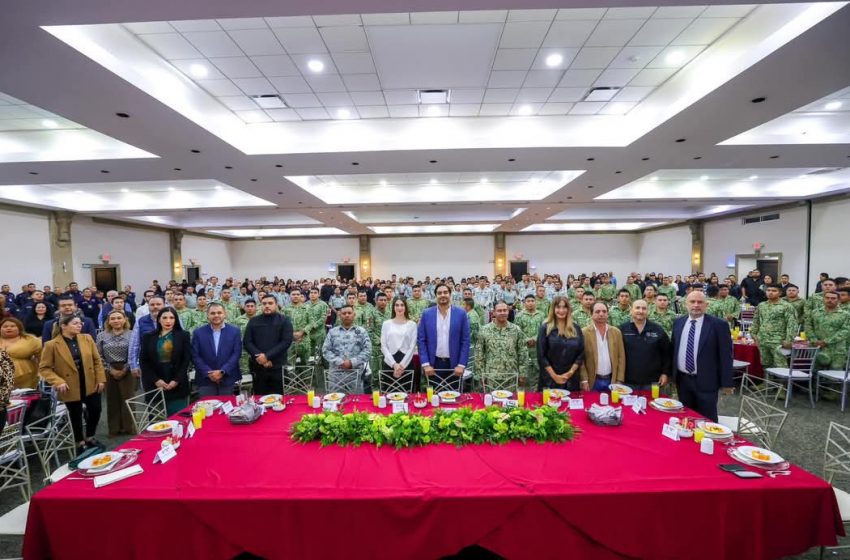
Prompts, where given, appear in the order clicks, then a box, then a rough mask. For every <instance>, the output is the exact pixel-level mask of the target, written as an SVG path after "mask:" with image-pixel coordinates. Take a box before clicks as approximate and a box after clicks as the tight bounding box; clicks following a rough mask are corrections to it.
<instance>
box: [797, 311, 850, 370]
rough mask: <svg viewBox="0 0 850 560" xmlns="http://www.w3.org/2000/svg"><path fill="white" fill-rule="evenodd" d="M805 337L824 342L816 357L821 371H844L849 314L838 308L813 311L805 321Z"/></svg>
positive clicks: (849, 330)
mask: <svg viewBox="0 0 850 560" xmlns="http://www.w3.org/2000/svg"><path fill="white" fill-rule="evenodd" d="M806 337H807V338H808V339H809V340H812V341H814V340H822V341H824V342H826V346H824V347H822V348H821V349H820V350H819V351H818V356H817V363H818V365H819V366H821V367H822V369H835V370H844V367H845V366H846V365H847V346H848V343H850V314H848V313H847V312H846V311H843V310H841V309H839V308H836V309H835V310H834V311H827V309H826V308H824V309H822V310H819V311H814V312H813V313H812V314H811V315H810V316H809V318H808V319H806Z"/></svg>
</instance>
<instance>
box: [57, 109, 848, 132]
mask: <svg viewBox="0 0 850 560" xmlns="http://www.w3.org/2000/svg"><path fill="white" fill-rule="evenodd" d="M839 105H841V104H840V103H839ZM41 126H43V127H44V128H56V127H57V126H59V123H58V122H56V121H54V120H53V119H44V120H43V121H41Z"/></svg>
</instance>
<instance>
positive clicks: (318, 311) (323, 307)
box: [304, 299, 329, 356]
mask: <svg viewBox="0 0 850 560" xmlns="http://www.w3.org/2000/svg"><path fill="white" fill-rule="evenodd" d="M304 305H305V306H306V307H307V310H308V312H309V314H310V355H311V356H315V355H316V354H318V353H319V352H321V350H322V344H323V343H324V342H325V333H326V332H327V331H326V330H325V321H327V319H328V311H329V307H328V304H327V303H325V302H324V301H322V300H320V299H319V300H316V303H313V302H312V301H308V302H307V303H305V304H304Z"/></svg>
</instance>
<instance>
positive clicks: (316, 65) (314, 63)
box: [307, 58, 325, 72]
mask: <svg viewBox="0 0 850 560" xmlns="http://www.w3.org/2000/svg"><path fill="white" fill-rule="evenodd" d="M307 68H309V69H310V71H311V72H321V71H322V70H324V69H325V63H324V62H322V61H321V60H318V59H315V58H314V59H313V60H311V61H309V62H308V63H307Z"/></svg>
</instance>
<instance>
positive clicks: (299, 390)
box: [283, 365, 315, 395]
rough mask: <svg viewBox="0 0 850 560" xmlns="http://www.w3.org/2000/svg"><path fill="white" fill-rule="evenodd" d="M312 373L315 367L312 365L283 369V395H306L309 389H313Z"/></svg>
mask: <svg viewBox="0 0 850 560" xmlns="http://www.w3.org/2000/svg"><path fill="white" fill-rule="evenodd" d="M314 373H315V367H314V366H312V365H307V366H287V367H285V368H283V394H284V395H306V394H307V392H308V391H309V390H310V389H314V388H315V384H314V382H313V379H314V378H313V374H314Z"/></svg>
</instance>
